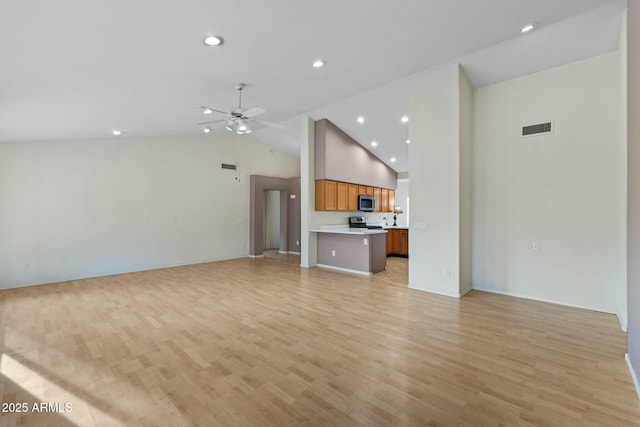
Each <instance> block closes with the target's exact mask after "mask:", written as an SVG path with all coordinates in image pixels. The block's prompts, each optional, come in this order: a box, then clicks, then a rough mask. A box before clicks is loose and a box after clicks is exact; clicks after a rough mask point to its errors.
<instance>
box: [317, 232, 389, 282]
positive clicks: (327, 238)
mask: <svg viewBox="0 0 640 427" xmlns="http://www.w3.org/2000/svg"><path fill="white" fill-rule="evenodd" d="M311 232H312V233H317V235H318V236H317V237H318V239H317V241H318V264H317V265H318V267H325V268H331V269H334V270H340V271H346V272H350V273H356V274H364V275H371V274H374V273H379V272H381V271H384V269H385V267H386V259H387V256H386V255H387V254H386V233H387V232H386V231H385V230H381V229H374V230H369V229H366V228H349V226H347V225H337V226H335V225H334V226H325V227H321V228H318V229H315V230H311Z"/></svg>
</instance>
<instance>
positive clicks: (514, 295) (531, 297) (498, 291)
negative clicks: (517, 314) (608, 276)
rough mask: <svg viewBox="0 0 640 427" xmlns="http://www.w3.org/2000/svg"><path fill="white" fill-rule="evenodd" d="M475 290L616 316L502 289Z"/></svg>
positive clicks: (602, 311)
mask: <svg viewBox="0 0 640 427" xmlns="http://www.w3.org/2000/svg"><path fill="white" fill-rule="evenodd" d="M473 289H475V290H476V291H480V292H489V293H492V294H500V295H507V296H510V297H516V298H524V299H530V300H533V301H540V302H548V303H550V304H557V305H563V306H565V307H573V308H581V309H583V310H591V311H598V312H600V313H607V314H616V313H614V312H613V311H606V310H604V309H601V308H595V307H586V306H583V305H579V304H570V303H567V302H563V301H557V300H552V299H545V298H538V297H534V296H531V295H526V294H521V293H518V292H508V291H504V290H502V289H483V288H475V287H474V288H473Z"/></svg>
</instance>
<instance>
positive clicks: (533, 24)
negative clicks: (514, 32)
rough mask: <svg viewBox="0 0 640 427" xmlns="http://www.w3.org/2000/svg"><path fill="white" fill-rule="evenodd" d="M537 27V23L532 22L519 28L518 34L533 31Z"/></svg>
mask: <svg viewBox="0 0 640 427" xmlns="http://www.w3.org/2000/svg"><path fill="white" fill-rule="evenodd" d="M537 25H538V23H537V22H532V23H530V24H527V25H525V26H524V27H522V28H520V32H521V33H528V32H529V31H531V30H533V29H534V28H535V27H536V26H537Z"/></svg>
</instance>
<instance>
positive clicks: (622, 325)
mask: <svg viewBox="0 0 640 427" xmlns="http://www.w3.org/2000/svg"><path fill="white" fill-rule="evenodd" d="M616 317H617V318H618V322H620V329H622V332H625V333H626V332H627V321H626V319H623V318H622V315H621V314H620V312H619V311H616Z"/></svg>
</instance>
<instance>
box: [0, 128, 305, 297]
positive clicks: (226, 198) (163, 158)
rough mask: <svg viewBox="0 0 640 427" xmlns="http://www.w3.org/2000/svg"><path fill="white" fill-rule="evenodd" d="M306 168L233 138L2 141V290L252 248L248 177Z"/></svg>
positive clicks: (292, 173)
mask: <svg viewBox="0 0 640 427" xmlns="http://www.w3.org/2000/svg"><path fill="white" fill-rule="evenodd" d="M222 162H225V163H233V164H237V165H238V170H237V171H235V172H234V171H229V170H222V169H221V167H220V164H221V163H222ZM299 171H300V165H299V162H298V161H297V160H295V159H293V158H290V157H288V156H286V155H284V154H280V153H278V152H274V151H273V150H270V149H269V148H268V147H266V146H264V145H262V144H260V143H258V142H256V141H255V140H253V139H250V138H248V137H237V136H236V135H231V134H222V135H202V136H195V137H165V138H136V139H117V138H113V139H105V140H91V141H64V142H24V143H7V144H0V288H9V287H15V286H25V285H32V284H39V283H49V282H55V281H63V280H69V279H76V278H83V277H92V276H100V275H108V274H114V273H122V272H129V271H139V270H145V269H152V268H159V267H167V266H173V265H179V264H189V263H197V262H204V261H210V260H218V259H224V258H234V257H242V256H247V255H248V253H249V175H251V174H262V175H273V176H283V177H294V176H298V175H299Z"/></svg>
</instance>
